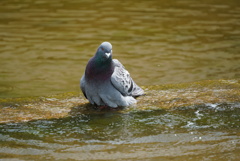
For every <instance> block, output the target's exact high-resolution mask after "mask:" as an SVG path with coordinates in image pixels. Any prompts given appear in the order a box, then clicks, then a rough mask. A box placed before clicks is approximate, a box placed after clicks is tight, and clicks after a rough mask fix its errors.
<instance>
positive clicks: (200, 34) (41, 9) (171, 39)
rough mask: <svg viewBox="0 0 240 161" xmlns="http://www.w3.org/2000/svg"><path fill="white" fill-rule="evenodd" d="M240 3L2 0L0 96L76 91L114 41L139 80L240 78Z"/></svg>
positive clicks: (118, 55)
mask: <svg viewBox="0 0 240 161" xmlns="http://www.w3.org/2000/svg"><path fill="white" fill-rule="evenodd" d="M239 6H240V1H239V0H229V1H224V0H219V1H217V2H216V1H211V0H210V1H209V0H203V1H192V0H178V1H168V0H161V1H159V0H151V1H143V0H138V1H129V2H127V1H126V2H122V1H97V0H89V1H81V0H72V1H60V0H54V1H46V0H38V1H28V0H1V2H0V15H1V16H0V77H1V79H0V97H25V96H32V95H34V96H42V95H46V94H56V93H62V92H68V91H78V90H79V86H78V84H79V79H80V77H81V76H82V74H83V72H84V68H85V65H86V63H87V61H88V59H89V58H90V57H91V56H93V54H94V53H95V51H96V49H97V47H98V46H99V44H100V43H101V42H103V41H110V42H111V43H112V44H113V54H114V58H117V59H119V60H120V61H121V62H122V63H123V64H124V65H125V66H126V68H127V69H128V70H129V72H130V73H131V75H132V77H133V78H134V79H135V81H136V82H137V83H138V84H140V85H158V84H166V83H180V82H192V81H199V80H205V79H222V78H226V79H227V78H230V79H233V78H239V77H240V75H239V71H240V63H239V62H240V56H239V53H240V30H239V28H240V7H239Z"/></svg>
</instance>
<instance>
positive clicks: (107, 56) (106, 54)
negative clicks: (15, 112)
mask: <svg viewBox="0 0 240 161" xmlns="http://www.w3.org/2000/svg"><path fill="white" fill-rule="evenodd" d="M111 54H112V50H111V51H110V52H109V53H105V57H106V58H107V59H108V58H109V57H110V56H111Z"/></svg>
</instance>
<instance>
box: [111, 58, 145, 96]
mask: <svg viewBox="0 0 240 161" xmlns="http://www.w3.org/2000/svg"><path fill="white" fill-rule="evenodd" d="M113 63H114V66H115V68H114V72H113V74H112V76H111V82H112V84H113V86H114V87H115V88H116V89H117V90H118V91H119V92H120V93H122V95H124V96H133V97H137V96H140V95H143V94H144V91H143V89H142V88H140V87H139V86H138V85H137V84H136V83H135V82H134V81H133V79H132V78H131V76H130V74H129V72H128V71H127V70H126V69H125V68H124V66H123V65H122V64H121V63H120V62H119V61H118V60H117V59H113Z"/></svg>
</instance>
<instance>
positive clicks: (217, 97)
mask: <svg viewBox="0 0 240 161" xmlns="http://www.w3.org/2000/svg"><path fill="white" fill-rule="evenodd" d="M144 88H145V90H146V93H147V95H146V96H144V97H140V98H139V99H138V104H137V105H135V106H133V107H129V108H126V109H117V110H97V109H94V108H93V107H92V106H91V105H89V104H87V103H86V102H87V101H86V100H85V99H84V98H83V97H82V96H80V97H79V96H77V95H78V94H76V95H75V94H73V93H72V94H69V93H68V94H63V95H61V96H60V95H58V96H51V97H41V98H28V99H26V98H25V99H21V98H16V99H2V100H1V114H0V115H1V124H0V159H3V160H218V161H221V160H224V161H225V160H238V159H239V158H240V101H239V81H238V80H218V81H204V82H196V83H192V84H179V85H164V86H154V87H144ZM160 98H161V99H160ZM24 116H26V117H24Z"/></svg>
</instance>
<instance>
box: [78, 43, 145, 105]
mask: <svg viewBox="0 0 240 161" xmlns="http://www.w3.org/2000/svg"><path fill="white" fill-rule="evenodd" d="M80 88H81V90H82V92H83V94H84V96H85V97H86V98H87V99H88V100H89V102H90V103H91V104H93V105H95V106H98V107H111V108H117V107H126V106H130V105H132V104H135V103H136V102H137V101H136V99H135V98H136V97H138V96H141V95H144V91H143V89H142V88H140V87H139V86H138V85H137V84H136V83H135V82H134V81H133V79H132V78H131V77H130V74H129V72H128V71H127V70H126V69H125V67H124V66H123V65H122V64H121V63H120V62H119V61H118V60H117V59H112V45H111V44H110V43H109V42H103V43H102V44H101V45H100V46H99V47H98V49H97V51H96V54H95V55H94V56H93V57H92V58H91V59H90V60H89V61H88V64H87V66H86V69H85V73H84V74H83V76H82V78H81V80H80Z"/></svg>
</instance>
